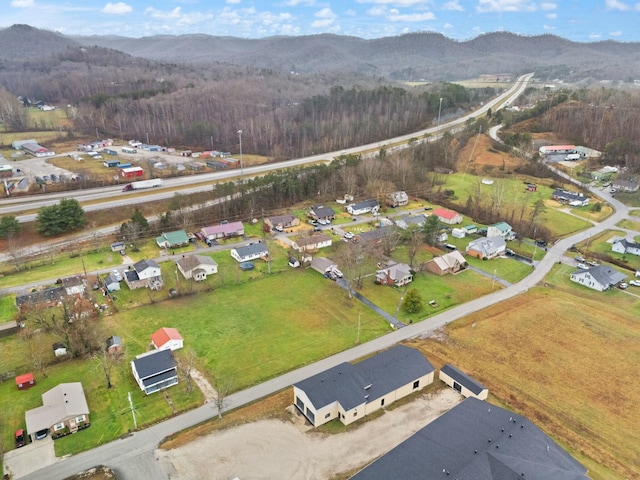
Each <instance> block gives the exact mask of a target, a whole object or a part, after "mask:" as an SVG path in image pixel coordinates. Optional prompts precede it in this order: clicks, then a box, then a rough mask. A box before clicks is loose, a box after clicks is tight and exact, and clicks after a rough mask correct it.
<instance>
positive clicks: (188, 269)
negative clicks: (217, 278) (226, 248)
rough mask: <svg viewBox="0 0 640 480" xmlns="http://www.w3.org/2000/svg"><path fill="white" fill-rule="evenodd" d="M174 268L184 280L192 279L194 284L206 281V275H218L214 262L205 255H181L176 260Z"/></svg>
mask: <svg viewBox="0 0 640 480" xmlns="http://www.w3.org/2000/svg"><path fill="white" fill-rule="evenodd" d="M176 266H177V267H178V270H180V273H182V276H183V277H184V278H186V279H187V280H188V279H190V278H193V279H194V280H195V281H196V282H201V281H203V280H206V279H207V275H214V274H216V273H218V264H217V263H216V261H215V260H214V259H212V258H211V257H207V256H205V255H183V256H182V258H179V259H178V260H176Z"/></svg>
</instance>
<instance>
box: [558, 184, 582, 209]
mask: <svg viewBox="0 0 640 480" xmlns="http://www.w3.org/2000/svg"><path fill="white" fill-rule="evenodd" d="M551 198H552V199H553V200H556V201H557V202H560V203H566V204H568V205H570V206H572V207H584V206H585V205H589V198H588V197H585V196H584V194H583V193H574V192H569V191H567V190H563V189H561V188H557V189H556V190H555V191H554V192H553V193H552V194H551Z"/></svg>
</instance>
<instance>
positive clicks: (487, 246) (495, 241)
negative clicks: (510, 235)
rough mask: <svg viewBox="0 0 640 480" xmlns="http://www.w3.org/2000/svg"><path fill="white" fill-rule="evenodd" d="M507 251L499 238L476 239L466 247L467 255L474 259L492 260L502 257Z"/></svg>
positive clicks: (502, 240) (502, 239)
mask: <svg viewBox="0 0 640 480" xmlns="http://www.w3.org/2000/svg"><path fill="white" fill-rule="evenodd" d="M506 249H507V243H506V242H505V241H504V238H502V237H501V236H496V237H487V238H478V239H477V240H473V241H471V242H469V244H468V245H467V249H466V250H467V255H471V256H472V257H476V258H480V259H483V258H494V257H498V256H500V255H502V254H503V253H504V252H505V251H506Z"/></svg>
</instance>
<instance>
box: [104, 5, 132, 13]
mask: <svg viewBox="0 0 640 480" xmlns="http://www.w3.org/2000/svg"><path fill="white" fill-rule="evenodd" d="M132 11H133V8H132V7H131V5H127V4H126V3H124V2H118V3H111V2H109V3H107V4H106V5H105V6H104V8H103V9H102V13H108V14H111V15H122V14H123V13H131V12H132Z"/></svg>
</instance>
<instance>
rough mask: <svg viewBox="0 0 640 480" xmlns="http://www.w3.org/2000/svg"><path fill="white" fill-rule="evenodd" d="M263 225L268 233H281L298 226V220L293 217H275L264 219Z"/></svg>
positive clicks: (289, 215)
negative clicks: (267, 229)
mask: <svg viewBox="0 0 640 480" xmlns="http://www.w3.org/2000/svg"><path fill="white" fill-rule="evenodd" d="M264 224H265V225H266V226H267V227H268V228H269V230H270V231H274V230H276V231H280V232H281V231H283V230H286V229H287V228H293V227H297V226H298V225H300V219H299V218H298V217H296V216H295V215H291V214H288V215H277V216H275V217H267V218H265V219H264Z"/></svg>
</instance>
